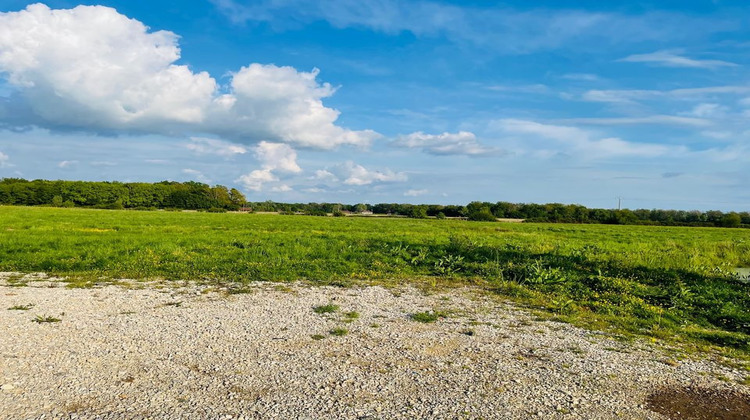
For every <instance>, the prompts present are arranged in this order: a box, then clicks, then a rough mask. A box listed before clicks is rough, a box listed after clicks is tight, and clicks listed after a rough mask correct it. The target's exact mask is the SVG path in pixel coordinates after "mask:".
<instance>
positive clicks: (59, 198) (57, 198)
mask: <svg viewBox="0 0 750 420" xmlns="http://www.w3.org/2000/svg"><path fill="white" fill-rule="evenodd" d="M52 205H53V206H55V207H62V205H63V199H62V196H59V195H56V196H54V197H52Z"/></svg>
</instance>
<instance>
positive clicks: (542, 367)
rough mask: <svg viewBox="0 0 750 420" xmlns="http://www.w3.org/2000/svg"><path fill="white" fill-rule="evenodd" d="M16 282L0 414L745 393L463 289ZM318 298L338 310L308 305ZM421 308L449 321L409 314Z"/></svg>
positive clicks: (2, 289) (509, 409)
mask: <svg viewBox="0 0 750 420" xmlns="http://www.w3.org/2000/svg"><path fill="white" fill-rule="evenodd" d="M13 277H14V275H12V274H11V273H4V274H2V273H0V388H1V390H0V418H7V419H26V418H28V419H36V418H45V419H49V418H53V419H56V418H65V419H67V418H82V419H88V418H102V419H110V418H112V419H114V418H117V419H120V418H128V419H130V418H135V419H145V418H170V419H171V418H174V419H183V418H206V419H237V418H246V419H248V418H274V417H276V418H284V419H287V418H311V419H312V418H315V419H317V418H336V419H338V418H345V419H356V418H361V419H364V418H367V419H377V418H408V419H413V418H451V419H453V418H503V419H506V418H529V417H538V418H545V419H548V418H549V419H555V418H560V419H569V418H570V419H572V418H581V419H611V418H630V419H646V418H650V419H664V418H667V417H664V416H662V415H661V414H657V413H655V412H653V411H650V410H649V409H648V406H647V404H646V401H647V400H648V398H649V395H650V394H651V393H653V392H655V391H657V390H660V389H664V388H670V387H671V388H678V389H679V388H687V387H691V389H695V388H701V389H710V390H712V391H713V392H716V393H727V392H733V393H739V395H740V396H742V397H743V398H745V397H747V395H748V393H750V390H749V389H748V387H745V386H742V385H739V384H737V381H739V380H741V379H742V378H743V375H744V374H743V373H741V372H738V371H734V370H732V369H731V368H728V367H726V366H722V365H719V364H716V363H714V362H711V361H708V360H683V361H680V362H673V361H672V358H671V357H670V356H669V354H668V352H666V351H665V350H663V349H660V348H657V347H656V345H651V344H647V343H642V342H638V343H620V342H618V341H615V340H612V339H610V338H608V337H606V336H604V335H603V334H598V333H593V332H588V331H585V330H582V329H579V328H575V327H572V326H570V325H567V324H561V323H556V322H549V321H540V320H536V319H535V318H534V317H533V316H532V315H530V314H528V313H527V312H524V311H523V310H521V309H519V308H516V307H514V306H512V305H511V304H509V303H505V302H503V301H501V300H499V299H496V298H494V297H491V296H486V295H482V294H480V293H478V292H477V291H476V290H472V289H459V290H453V291H450V292H444V293H438V294H434V295H424V294H423V293H421V292H419V291H417V290H414V289H409V288H404V289H402V290H399V291H394V290H387V289H384V288H380V287H366V288H352V289H342V288H332V287H310V286H303V285H286V284H285V285H279V284H268V283H264V284H258V285H253V286H250V287H249V289H248V290H246V292H248V293H243V294H229V293H226V291H221V290H216V289H210V288H208V287H207V286H198V285H191V284H183V285H180V286H175V285H169V286H164V285H163V284H162V285H160V284H156V283H154V284H147V285H145V286H146V287H143V286H144V284H141V283H133V285H131V286H129V287H123V286H106V287H100V288H94V289H68V288H65V287H63V285H62V284H60V283H58V282H55V281H49V279H47V280H45V279H43V276H39V277H40V278H35V279H33V280H36V281H31V282H29V283H28V284H27V285H26V286H25V287H11V284H10V283H9V282H8V279H11V278H13ZM136 286H138V287H136ZM328 303H333V304H335V305H338V306H339V307H340V309H339V310H338V311H337V312H336V313H333V314H317V313H315V312H314V311H313V308H314V307H315V306H318V305H324V304H328ZM29 304H30V305H33V306H32V307H31V308H30V309H28V310H20V309H17V310H6V309H7V308H11V307H13V306H22V305H29ZM431 309H439V310H444V311H447V312H448V313H449V316H448V317H446V318H443V319H440V320H438V321H437V322H434V323H430V324H423V323H419V322H415V321H413V320H411V319H410V317H409V314H412V313H416V312H420V311H426V310H431ZM351 311H356V312H357V313H358V314H359V317H358V318H356V319H352V318H353V317H352V316H350V317H347V316H346V315H345V313H346V312H351ZM36 316H42V317H43V316H51V317H56V318H59V319H60V320H61V321H60V322H48V323H36V322H32V320H33V319H34V318H35V317H36ZM336 328H344V329H347V330H348V334H346V335H343V336H334V335H331V334H330V333H329V332H330V331H331V330H333V329H336ZM315 335H319V336H318V337H313V336H315ZM321 337H322V338H321ZM745 414H747V413H745ZM748 415H749V416H750V414H748ZM737 418H743V417H742V414H741V415H740V417H737Z"/></svg>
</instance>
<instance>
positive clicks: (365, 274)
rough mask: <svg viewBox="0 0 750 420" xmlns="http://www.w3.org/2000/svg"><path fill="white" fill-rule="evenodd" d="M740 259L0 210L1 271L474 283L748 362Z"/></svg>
mask: <svg viewBox="0 0 750 420" xmlns="http://www.w3.org/2000/svg"><path fill="white" fill-rule="evenodd" d="M735 267H750V231H749V230H743V229H719V228H680V227H650V226H610V225H563V224H503V223H492V222H488V223H482V222H466V221H460V220H434V219H426V220H417V219H403V218H325V217H307V216H278V215H262V214H250V215H248V214H211V213H183V212H163V211H154V212H147V211H144V212H136V211H109V210H85V209H57V208H41V207H40V208H34V207H0V271H18V272H22V273H30V272H46V273H49V274H51V275H55V276H67V277H69V278H70V281H71V282H72V283H74V284H93V283H96V282H102V281H106V280H111V279H118V278H131V279H164V280H197V281H201V282H206V283H214V284H226V283H234V284H236V285H237V288H238V290H242V288H243V285H247V284H249V283H251V282H254V281H282V282H284V281H298V280H300V281H304V282H308V283H311V284H321V285H339V286H347V285H354V284H382V285H386V286H390V285H401V284H404V283H410V284H413V285H416V286H418V287H425V288H432V287H451V286H460V285H467V284H471V285H475V286H477V287H479V288H482V289H484V290H485V291H486V292H487V293H493V294H497V295H499V296H503V297H506V298H510V299H513V300H515V301H516V302H518V303H520V304H522V305H525V306H527V307H529V308H531V309H532V310H535V311H538V312H539V313H540V314H542V315H544V316H546V317H548V318H551V319H556V320H561V321H567V322H572V323H574V324H576V325H581V326H585V327H588V328H594V329H599V330H604V331H608V332H612V333H616V334H620V335H626V336H647V337H653V338H655V339H662V340H666V341H668V342H675V343H684V344H689V345H690V346H693V347H695V348H696V349H699V350H709V349H711V348H713V349H717V348H720V349H723V350H725V351H727V352H729V353H731V354H734V355H743V356H747V355H750V311H748V310H747V308H748V307H750V284H748V283H745V282H742V281H741V280H740V279H738V278H736V276H735V275H734V271H733V270H734V268H735ZM19 286H22V284H19Z"/></svg>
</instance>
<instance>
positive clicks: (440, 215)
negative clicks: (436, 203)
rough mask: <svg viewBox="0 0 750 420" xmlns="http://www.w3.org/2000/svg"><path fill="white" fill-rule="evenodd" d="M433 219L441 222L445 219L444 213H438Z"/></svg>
mask: <svg viewBox="0 0 750 420" xmlns="http://www.w3.org/2000/svg"><path fill="white" fill-rule="evenodd" d="M435 218H436V219H441V220H442V219H445V213H443V212H442V211H441V212H440V213H438V214H437V216H435Z"/></svg>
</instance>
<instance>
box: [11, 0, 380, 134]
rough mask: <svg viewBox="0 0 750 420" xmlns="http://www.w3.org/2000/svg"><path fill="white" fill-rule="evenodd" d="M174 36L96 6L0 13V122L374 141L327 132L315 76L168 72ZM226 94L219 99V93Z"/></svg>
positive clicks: (176, 68) (323, 93) (259, 70)
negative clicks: (6, 95) (3, 90)
mask: <svg viewBox="0 0 750 420" xmlns="http://www.w3.org/2000/svg"><path fill="white" fill-rule="evenodd" d="M179 58H180V49H179V46H178V36H177V35H176V34H174V33H172V32H169V31H153V32H152V31H149V28H148V27H146V26H145V25H143V24H142V23H141V22H139V21H137V20H134V19H129V18H127V17H126V16H124V15H121V14H119V13H118V12H117V11H116V10H115V9H112V8H108V7H103V6H78V7H75V8H73V9H67V10H51V9H50V8H48V7H47V6H45V5H43V4H34V5H30V6H28V7H27V8H26V9H25V10H22V11H20V12H9V13H0V74H3V75H4V76H5V77H6V78H7V80H8V83H9V85H10V86H11V87H12V88H13V89H14V90H15V93H14V94H13V95H12V96H11V98H10V99H8V100H6V101H3V104H2V105H0V124H4V125H5V126H12V127H13V126H41V127H46V128H51V129H67V130H70V129H73V130H83V131H92V132H122V131H127V132H140V133H162V134H180V133H186V132H201V133H207V134H213V135H217V136H220V137H223V138H226V139H229V140H232V141H237V142H250V143H255V142H257V141H259V140H261V139H267V140H275V141H281V142H286V143H292V144H296V145H300V146H305V147H315V148H324V149H330V148H333V147H336V146H339V145H344V144H348V145H357V146H365V145H367V144H369V143H370V142H371V141H372V140H373V139H375V138H377V137H379V135H378V134H377V133H375V132H374V131H370V130H365V131H352V130H348V129H345V128H342V127H339V126H337V125H336V124H335V122H336V119H337V118H338V116H339V112H338V111H336V110H334V109H331V108H327V107H325V106H324V105H323V102H322V99H323V98H326V97H329V96H331V95H332V94H333V93H334V92H335V89H334V88H332V87H331V86H330V85H329V84H326V83H324V84H319V83H318V82H317V80H316V79H317V75H318V70H313V71H311V72H300V71H297V70H296V69H294V68H292V67H278V66H274V65H261V64H250V65H248V66H246V67H243V68H241V69H240V70H239V71H237V72H236V73H233V74H232V77H231V81H230V83H229V85H228V86H226V87H223V86H219V85H218V84H217V82H216V80H215V79H214V78H213V77H211V76H210V75H209V74H208V73H206V72H194V71H192V70H191V69H190V68H189V67H187V66H184V65H177V64H174V63H175V62H176V61H177V60H178V59H179ZM222 91H226V92H227V93H223V94H222V93H221V92H222Z"/></svg>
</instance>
